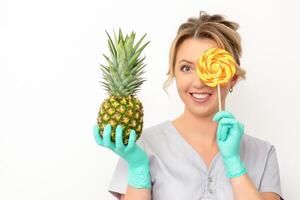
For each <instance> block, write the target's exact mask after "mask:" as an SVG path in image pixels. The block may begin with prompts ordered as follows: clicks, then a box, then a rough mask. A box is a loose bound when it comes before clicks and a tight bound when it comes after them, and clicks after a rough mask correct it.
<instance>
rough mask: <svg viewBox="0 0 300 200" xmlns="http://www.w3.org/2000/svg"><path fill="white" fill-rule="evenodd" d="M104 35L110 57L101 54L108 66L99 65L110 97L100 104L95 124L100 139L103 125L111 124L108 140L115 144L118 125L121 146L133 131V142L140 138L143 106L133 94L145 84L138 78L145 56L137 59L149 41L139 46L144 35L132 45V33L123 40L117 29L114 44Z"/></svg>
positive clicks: (126, 142) (143, 65) (120, 32)
mask: <svg viewBox="0 0 300 200" xmlns="http://www.w3.org/2000/svg"><path fill="white" fill-rule="evenodd" d="M105 32H106V34H107V36H108V47H109V51H110V57H108V56H106V55H104V54H103V56H104V58H105V60H106V61H107V65H102V64H101V65H100V69H101V71H102V73H103V80H104V81H100V82H101V83H102V85H103V86H104V89H105V90H106V91H107V93H108V95H109V97H108V98H107V99H105V100H104V102H103V103H102V104H101V107H100V110H99V114H98V118H97V122H98V126H99V129H100V134H101V136H103V132H104V127H105V125H106V124H110V125H111V127H112V129H111V141H112V142H113V143H115V130H116V127H117V125H121V126H122V129H123V143H124V144H125V145H126V144H128V139H129V134H130V130H131V129H134V130H135V132H136V140H138V139H139V137H140V136H141V133H142V129H143V116H144V111H143V105H142V103H141V102H140V101H139V100H138V98H137V96H136V93H137V92H138V91H139V90H140V86H141V85H142V83H143V82H144V81H145V79H143V78H142V77H141V75H142V74H143V73H144V71H143V69H144V67H145V66H146V65H145V64H144V63H143V61H144V60H145V57H143V58H140V55H141V52H142V51H143V49H144V48H145V47H146V46H147V45H148V44H149V42H150V41H148V42H146V43H145V44H144V45H142V46H141V47H140V45H141V42H142V41H143V39H144V38H145V36H146V34H145V35H143V36H142V37H141V38H140V39H139V41H138V42H137V43H136V44H134V40H135V33H134V32H133V31H132V32H131V34H130V35H127V34H126V36H125V37H124V36H123V33H122V31H121V29H119V34H118V36H116V33H115V32H114V42H113V40H112V38H111V37H110V35H109V34H108V33H107V31H105Z"/></svg>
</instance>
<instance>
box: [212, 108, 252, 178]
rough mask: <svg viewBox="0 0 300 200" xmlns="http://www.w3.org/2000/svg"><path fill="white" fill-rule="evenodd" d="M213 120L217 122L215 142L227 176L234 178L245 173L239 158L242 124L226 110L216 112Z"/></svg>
mask: <svg viewBox="0 0 300 200" xmlns="http://www.w3.org/2000/svg"><path fill="white" fill-rule="evenodd" d="M213 120H214V121H216V122H219V124H218V130H217V143H218V147H219V150H220V152H221V155H222V158H223V162H224V165H225V168H226V170H227V177H228V178H234V177H238V176H241V175H243V174H245V173H247V169H246V168H245V166H244V163H243V162H242V161H241V159H240V144H241V140H242V136H243V134H244V125H243V124H242V123H240V122H238V121H237V120H236V119H235V117H234V116H233V114H231V113H230V112H227V111H220V112H217V113H216V114H215V116H214V117H213Z"/></svg>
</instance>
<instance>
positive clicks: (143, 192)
mask: <svg viewBox="0 0 300 200" xmlns="http://www.w3.org/2000/svg"><path fill="white" fill-rule="evenodd" d="M150 199H151V194H150V190H148V189H136V188H133V187H131V186H128V187H127V192H126V195H122V196H121V200H150Z"/></svg>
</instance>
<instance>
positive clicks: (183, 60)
mask: <svg viewBox="0 0 300 200" xmlns="http://www.w3.org/2000/svg"><path fill="white" fill-rule="evenodd" d="M181 62H187V63H190V64H194V63H193V62H192V61H189V60H185V59H182V60H181V61H179V62H178V63H181Z"/></svg>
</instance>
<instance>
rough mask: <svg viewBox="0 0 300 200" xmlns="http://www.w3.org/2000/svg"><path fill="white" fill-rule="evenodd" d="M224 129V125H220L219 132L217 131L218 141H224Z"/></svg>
mask: <svg viewBox="0 0 300 200" xmlns="http://www.w3.org/2000/svg"><path fill="white" fill-rule="evenodd" d="M222 127H223V124H220V123H219V124H218V130H217V140H219V141H222Z"/></svg>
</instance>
